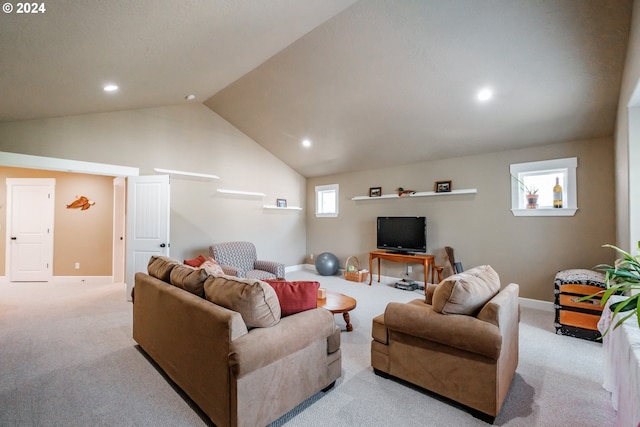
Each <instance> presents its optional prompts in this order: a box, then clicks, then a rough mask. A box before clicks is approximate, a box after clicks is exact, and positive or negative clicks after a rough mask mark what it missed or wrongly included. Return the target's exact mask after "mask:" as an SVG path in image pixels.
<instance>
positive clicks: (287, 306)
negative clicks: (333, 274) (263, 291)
mask: <svg viewBox="0 0 640 427" xmlns="http://www.w3.org/2000/svg"><path fill="white" fill-rule="evenodd" d="M265 282H267V283H268V284H269V285H270V286H271V287H272V288H273V289H274V290H275V291H276V295H278V301H280V311H281V312H282V317H285V316H289V315H291V314H295V313H299V312H301V311H306V310H311V309H313V308H316V307H317V306H318V288H320V283H319V282H311V281H298V282H287V281H286V280H278V279H267V280H265Z"/></svg>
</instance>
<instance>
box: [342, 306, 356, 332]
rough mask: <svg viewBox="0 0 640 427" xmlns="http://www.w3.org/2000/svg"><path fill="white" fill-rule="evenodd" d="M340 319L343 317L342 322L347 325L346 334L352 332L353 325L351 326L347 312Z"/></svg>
mask: <svg viewBox="0 0 640 427" xmlns="http://www.w3.org/2000/svg"><path fill="white" fill-rule="evenodd" d="M342 317H344V321H345V322H346V323H347V332H351V331H353V325H352V324H351V316H350V315H349V313H348V312H346V311H345V312H344V313H342Z"/></svg>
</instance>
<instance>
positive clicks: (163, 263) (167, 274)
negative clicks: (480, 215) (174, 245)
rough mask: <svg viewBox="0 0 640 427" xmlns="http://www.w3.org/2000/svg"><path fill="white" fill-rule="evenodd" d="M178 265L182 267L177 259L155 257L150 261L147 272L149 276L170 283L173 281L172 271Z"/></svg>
mask: <svg viewBox="0 0 640 427" xmlns="http://www.w3.org/2000/svg"><path fill="white" fill-rule="evenodd" d="M176 265H180V262H179V261H176V260H175V259H172V258H169V257H166V256H157V255H154V256H152V257H151V258H150V259H149V264H148V265H147V272H148V273H149V276H151V277H155V278H156V279H159V280H162V281H163V282H167V283H169V282H170V280H171V270H173V268H174V267H175V266H176Z"/></svg>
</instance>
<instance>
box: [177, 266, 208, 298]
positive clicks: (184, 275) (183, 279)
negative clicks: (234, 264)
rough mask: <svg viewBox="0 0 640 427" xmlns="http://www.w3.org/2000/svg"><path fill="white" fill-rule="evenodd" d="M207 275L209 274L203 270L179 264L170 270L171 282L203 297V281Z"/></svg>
mask: <svg viewBox="0 0 640 427" xmlns="http://www.w3.org/2000/svg"><path fill="white" fill-rule="evenodd" d="M207 276H209V275H208V274H207V272H206V271H205V270H202V269H195V268H193V267H190V266H188V265H181V264H179V265H177V266H176V267H174V268H173V270H171V284H172V285H173V286H177V287H179V288H182V289H184V290H185V291H187V292H191V293H192V294H195V295H198V296H199V297H200V298H204V281H205V280H206V279H207Z"/></svg>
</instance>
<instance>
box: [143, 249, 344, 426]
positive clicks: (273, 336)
mask: <svg viewBox="0 0 640 427" xmlns="http://www.w3.org/2000/svg"><path fill="white" fill-rule="evenodd" d="M134 292H135V293H134V297H135V298H134V304H133V338H134V339H135V341H136V342H137V343H138V344H139V345H140V347H141V348H142V349H143V350H144V351H145V352H146V353H147V354H148V355H149V356H150V357H151V358H152V359H153V360H154V361H155V362H156V363H157V364H158V365H159V366H160V368H162V369H163V370H164V372H165V373H166V374H167V375H168V376H169V377H170V378H171V379H172V380H173V381H174V382H175V383H176V384H177V385H178V386H179V387H180V388H181V389H182V390H183V391H184V392H185V393H186V394H187V395H188V396H189V397H190V398H191V399H192V400H193V401H194V402H195V403H196V404H197V405H198V406H199V407H200V408H201V409H202V410H203V411H204V412H205V413H206V414H207V415H208V416H209V417H210V418H211V420H212V421H213V422H214V423H215V424H216V425H217V426H218V427H225V426H252V427H253V426H264V425H267V424H269V423H270V422H272V421H274V420H276V419H278V418H279V417H280V416H282V415H284V414H285V413H286V412H288V411H289V410H291V409H293V408H294V407H295V406H297V405H298V404H300V403H301V402H303V401H304V400H305V399H307V398H308V397H310V396H312V395H314V394H316V393H318V392H319V391H321V390H326V389H327V388H329V387H330V386H332V385H333V384H334V383H335V381H336V379H338V378H339V377H340V375H341V369H342V365H341V364H342V361H341V350H340V331H339V329H338V328H337V326H336V324H335V322H334V319H333V315H332V314H331V313H330V312H329V311H327V310H325V309H321V308H320V309H318V308H316V309H311V310H307V311H303V312H300V313H296V314H292V315H290V316H287V317H281V315H280V306H279V304H278V300H277V297H275V302H274V295H275V294H273V289H272V288H270V286H269V285H267V284H266V283H265V282H261V281H259V280H249V279H239V278H235V277H230V276H210V275H208V274H206V272H204V270H199V269H193V268H189V267H186V266H183V265H181V264H180V263H178V262H177V261H175V260H171V259H169V258H164V257H152V258H151V260H150V262H149V274H145V273H137V274H136V276H135V287H134ZM213 301H216V302H218V303H219V304H218V303H215V302H213ZM220 304H222V305H220ZM223 305H225V306H226V307H225V306H223Z"/></svg>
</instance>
